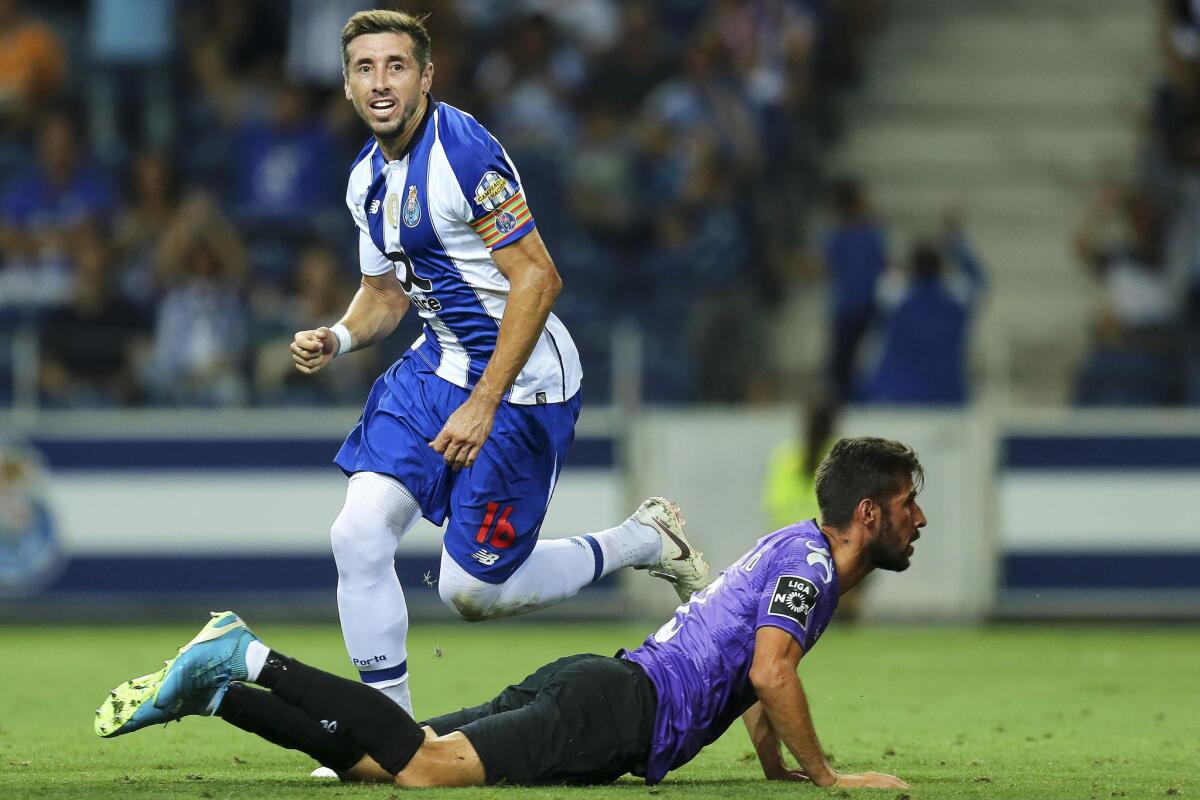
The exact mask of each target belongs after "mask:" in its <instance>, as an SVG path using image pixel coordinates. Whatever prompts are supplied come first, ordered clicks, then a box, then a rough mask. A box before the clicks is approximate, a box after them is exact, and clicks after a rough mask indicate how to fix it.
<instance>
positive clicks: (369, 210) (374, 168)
mask: <svg viewBox="0 0 1200 800" xmlns="http://www.w3.org/2000/svg"><path fill="white" fill-rule="evenodd" d="M386 163H387V162H386V161H385V160H384V158H383V150H381V149H379V148H378V147H377V148H375V152H374V154H373V155H372V156H371V185H370V186H369V187H367V196H366V197H364V198H363V213H364V214H366V215H367V228H368V229H369V230H370V231H371V241H372V242H374V243H375V247H376V249H378V250H379V252H380V253H383V254H384V255H387V244H386V243H385V242H384V240H383V201H384V198H385V196H386V195H387V176H386V175H385V174H384V172H383V166H384V164H386ZM384 274H385V275H386V274H387V273H386V272H385V273H384Z"/></svg>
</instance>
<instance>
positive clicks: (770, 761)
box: [742, 703, 808, 780]
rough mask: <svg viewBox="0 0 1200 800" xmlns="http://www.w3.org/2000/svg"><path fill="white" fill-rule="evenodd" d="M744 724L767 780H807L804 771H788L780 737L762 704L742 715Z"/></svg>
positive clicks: (756, 704) (753, 706)
mask: <svg viewBox="0 0 1200 800" xmlns="http://www.w3.org/2000/svg"><path fill="white" fill-rule="evenodd" d="M742 723H743V724H745V726H746V733H748V734H749V735H750V742H751V744H753V745H754V752H755V753H756V754H757V755H758V763H759V764H760V765H761V766H762V771H763V775H765V776H766V778H767V780H807V779H808V776H807V775H805V774H804V772H803V771H802V770H792V769H788V767H787V765H786V764H784V762H783V752H782V751H781V750H780V749H779V736H778V735H776V733H775V728H773V727H772V726H771V720H770V719H769V718H768V717H767V712H766V710H765V709H764V708H763V706H762V703H755V704H754V705H752V706H750V708H749V709H747V711H746V713H745V714H742Z"/></svg>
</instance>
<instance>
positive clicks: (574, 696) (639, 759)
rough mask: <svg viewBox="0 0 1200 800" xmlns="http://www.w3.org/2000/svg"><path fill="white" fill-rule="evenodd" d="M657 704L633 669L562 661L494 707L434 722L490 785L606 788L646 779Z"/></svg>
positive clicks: (600, 659)
mask: <svg viewBox="0 0 1200 800" xmlns="http://www.w3.org/2000/svg"><path fill="white" fill-rule="evenodd" d="M657 706H658V698H657V694H656V693H655V691H654V684H652V683H651V682H650V679H649V678H648V677H646V673H645V671H644V670H643V669H642V668H641V667H640V666H639V665H637V664H634V663H633V662H631V661H624V660H622V659H618V658H608V657H606V656H597V655H578V656H568V657H566V658H560V659H559V660H558V661H555V662H553V663H551V664H547V665H546V666H544V667H542V668H541V669H539V670H538V671H537V672H535V673H533V674H532V675H530V676H529V677H528V678H526V679H525V680H523V681H521V682H520V683H519V684H517V685H515V686H509V687H508V688H507V689H505V690H504V691H503V692H501V693H500V695H499V696H498V697H496V699H495V700H492V701H490V702H487V703H484V704H483V705H480V706H476V707H475V708H468V709H463V710H462V711H457V712H455V713H453V714H446V715H444V716H441V717H436V718H434V719H431V720H427V721H426V722H423V723H421V724H422V725H428V726H430V727H431V728H433V730H434V731H435V732H437V734H438V735H439V736H442V735H445V734H447V733H450V732H451V731H461V732H462V733H463V734H464V735H465V736H466V737H467V739H469V740H470V741H471V744H472V745H473V746H474V747H475V752H476V753H478V754H479V759H480V760H481V761H482V762H483V768H484V773H485V775H486V776H487V782H488V783H511V784H519V785H525V786H531V785H536V784H564V783H574V784H596V783H611V782H612V781H614V780H616V779H617V778H619V777H621V776H622V775H624V774H626V773H633V774H635V775H645V774H646V763H647V761H648V759H649V758H650V743H651V740H652V738H653V735H654V718H655V713H656V711H657Z"/></svg>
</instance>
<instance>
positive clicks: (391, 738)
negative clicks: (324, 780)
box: [256, 650, 425, 775]
mask: <svg viewBox="0 0 1200 800" xmlns="http://www.w3.org/2000/svg"><path fill="white" fill-rule="evenodd" d="M256 683H258V684H259V685H261V686H265V687H267V688H268V689H270V690H271V691H272V692H273V693H274V694H275V695H276V696H278V697H281V698H283V699H284V700H286V701H287V702H289V703H291V704H292V705H293V706H295V707H296V708H298V709H300V710H301V711H303V712H304V713H305V714H307V715H308V716H309V717H310V718H312V719H314V720H317V721H318V722H319V723H320V724H321V725H323V726H325V727H326V728H327V729H328V730H329V731H330V733H337V734H338V735H339V736H344V737H346V738H347V739H349V740H350V741H351V742H354V743H355V744H356V745H358V746H359V747H361V748H362V749H363V750H366V751H367V753H368V755H370V756H371V758H373V759H375V761H376V762H378V764H379V766H381V767H383V768H384V769H385V770H387V771H388V772H390V773H392V774H393V775H395V774H396V773H398V772H400V771H401V770H403V769H404V768H405V767H406V766H407V765H408V762H409V761H411V760H412V757H413V756H414V755H416V753H417V750H419V749H420V747H421V743H422V742H423V741H425V732H424V731H422V730H421V726H420V725H418V724H417V723H416V722H414V721H413V718H412V717H410V716H409V715H408V713H407V712H405V710H404V709H402V708H401V707H400V706H398V705H396V704H395V703H393V702H392V701H391V699H389V698H388V697H387V696H385V695H384V694H383V693H382V692H380V691H379V690H378V689H372V688H371V687H370V686H367V685H365V684H361V683H358V682H356V681H351V680H346V679H345V678H339V677H338V676H337V675H331V674H329V673H328V672H322V671H321V670H319V669H316V668H314V667H310V666H308V665H307V664H302V663H300V662H299V661H296V660H295V659H292V658H288V657H287V656H285V655H281V654H279V653H276V652H275V651H274V650H272V651H271V653H270V655H268V656H267V663H266V664H264V665H263V668H262V671H261V672H260V673H259V675H258V680H257V681H256Z"/></svg>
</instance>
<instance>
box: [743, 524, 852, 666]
mask: <svg viewBox="0 0 1200 800" xmlns="http://www.w3.org/2000/svg"><path fill="white" fill-rule="evenodd" d="M798 544H799V543H798ZM832 570H833V566H832V563H831V559H829V557H828V556H827V555H825V554H823V553H821V552H818V551H812V550H808V549H807V548H803V547H796V548H790V549H789V550H787V551H785V552H781V553H779V554H778V555H777V556H776V557H775V558H774V559H772V561H771V564H770V565H769V568H768V571H767V572H766V573H765V576H766V580H765V582H764V583H763V590H762V594H761V595H760V596H759V601H758V619H757V621H756V622H755V626H754V627H755V629H756V630H757V629H758V628H763V627H768V626H769V627H774V628H781V629H783V630H785V631H787V632H788V633H789V634H791V635H792V638H794V639H795V640H796V641H797V642H799V643H800V646H801V647H803V648H804V652H806V653H807V652H808V651H809V650H810V649H812V646H813V645H814V644H816V641H817V639H818V638H819V637H820V635H821V634H822V633H823V632H824V631H825V626H827V625H828V624H829V620H830V618H831V617H832V616H833V610H834V608H836V607H837V596H836V593H837V584H836V583H834V582H833V580H832V576H833V573H832Z"/></svg>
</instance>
